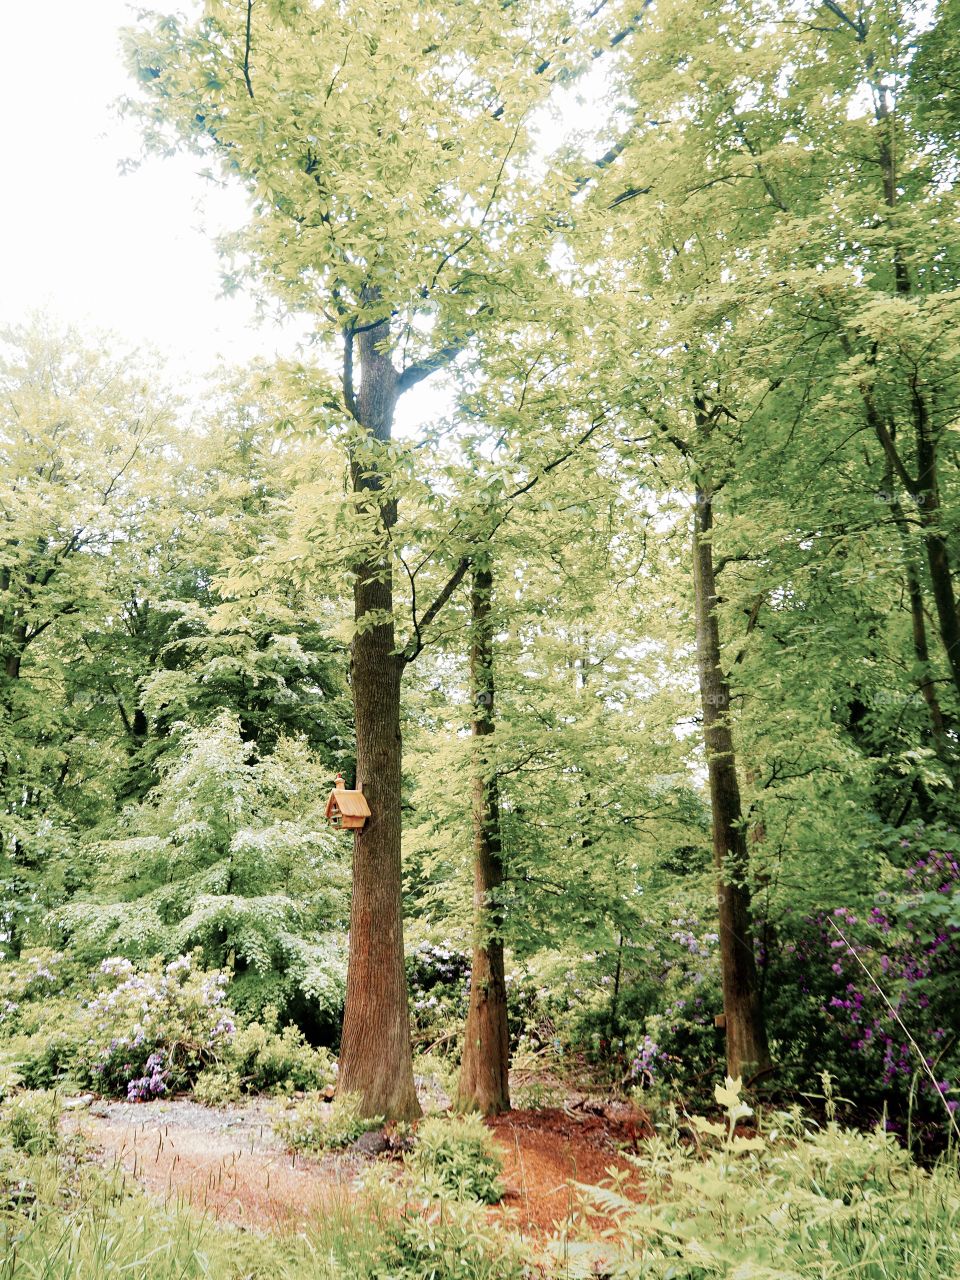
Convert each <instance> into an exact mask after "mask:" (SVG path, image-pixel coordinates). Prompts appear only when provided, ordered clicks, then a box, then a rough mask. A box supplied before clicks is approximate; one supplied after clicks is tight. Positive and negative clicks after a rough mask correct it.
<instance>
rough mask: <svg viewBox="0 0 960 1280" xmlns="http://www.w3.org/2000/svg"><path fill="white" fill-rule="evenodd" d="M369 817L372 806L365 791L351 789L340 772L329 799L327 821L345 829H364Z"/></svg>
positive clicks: (333, 825)
mask: <svg viewBox="0 0 960 1280" xmlns="http://www.w3.org/2000/svg"><path fill="white" fill-rule="evenodd" d="M369 817H370V806H369V805H368V804H367V801H366V799H365V797H364V794H363V792H362V791H350V790H349V789H348V787H347V785H346V783H345V782H344V780H343V776H342V775H341V774H339V773H338V774H337V776H336V778H335V779H334V784H333V790H332V791H331V792H330V796H329V799H328V800H327V821H328V822H329V823H330V825H331V826H332V827H338V828H340V829H341V830H344V831H362V830H363V826H364V823H365V822H366V821H367V819H368V818H369Z"/></svg>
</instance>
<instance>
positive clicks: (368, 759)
mask: <svg viewBox="0 0 960 1280" xmlns="http://www.w3.org/2000/svg"><path fill="white" fill-rule="evenodd" d="M388 338H389V321H388V320H383V321H382V322H381V323H380V324H377V325H373V326H371V327H369V328H367V329H366V330H365V331H364V332H363V333H362V334H361V335H360V359H361V375H360V393H359V396H358V398H357V401H356V414H357V418H358V420H359V422H360V424H361V425H362V426H363V427H365V428H366V430H367V432H368V433H369V435H370V436H372V437H373V439H374V440H376V441H378V442H381V443H383V442H386V441H388V440H389V439H390V436H391V431H392V427H393V415H394V409H395V407H396V401H397V394H398V391H397V373H396V370H395V369H394V367H393V364H392V362H391V360H390V357H389V355H388V354H387V352H386V350H385V347H386V342H387V339H388ZM351 475H352V481H353V488H354V492H355V493H357V494H358V495H360V497H361V499H362V500H363V501H365V502H366V503H368V504H371V503H372V504H373V505H374V507H375V508H376V509H377V510H378V512H379V525H380V530H382V533H383V535H384V537H383V541H382V542H381V544H380V545H379V546H378V547H376V548H374V549H372V550H371V551H370V552H369V553H368V554H367V556H366V558H365V559H364V560H363V561H362V562H361V563H360V564H358V565H356V566H355V580H354V620H355V624H356V633H355V635H354V639H353V645H352V649H351V663H350V670H351V683H352V688H353V704H354V717H355V724H356V738H357V786H358V787H360V788H361V789H362V790H363V793H364V795H365V796H366V798H367V802H368V804H369V805H370V812H371V817H370V818H369V819H368V820H367V824H366V826H365V827H364V828H363V829H362V830H361V831H357V832H356V833H355V843H354V851H353V896H352V899H351V906H350V944H349V960H348V967H347V997H346V1007H345V1010H344V1019H343V1036H342V1041H341V1049H340V1077H339V1088H340V1089H341V1091H342V1092H344V1093H355V1094H359V1096H360V1100H361V1107H362V1110H363V1114H364V1115H365V1116H383V1117H384V1118H385V1119H388V1120H411V1119H415V1118H416V1117H417V1116H419V1115H420V1104H419V1102H418V1101H417V1094H416V1089H415V1087H414V1082H413V1058H412V1052H411V1045H410V1013H409V1005H408V1000H407V979H406V971H405V968H404V960H403V906H402V904H403V881H402V875H401V864H400V834H401V822H400V784H401V764H402V759H401V740H400V681H401V676H402V673H403V660H402V658H401V656H400V655H399V654H398V653H397V651H396V638H395V634H394V623H393V580H392V570H391V562H390V556H389V547H388V545H387V537H388V535H389V532H390V530H391V528H392V527H393V525H394V524H395V523H396V519H397V509H396V502H395V501H393V500H392V499H390V498H389V497H384V496H382V489H383V481H382V477H381V476H380V474H379V473H378V472H377V470H376V467H375V466H374V465H371V462H370V460H369V459H368V458H363V459H359V460H358V459H357V458H356V457H354V458H353V459H352V460H351ZM371 615H372V616H371Z"/></svg>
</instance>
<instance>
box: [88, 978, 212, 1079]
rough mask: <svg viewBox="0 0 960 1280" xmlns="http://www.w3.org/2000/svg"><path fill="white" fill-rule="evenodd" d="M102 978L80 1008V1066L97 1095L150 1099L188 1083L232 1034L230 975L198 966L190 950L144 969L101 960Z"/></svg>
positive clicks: (209, 1061) (210, 1060)
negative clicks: (228, 999) (98, 987)
mask: <svg viewBox="0 0 960 1280" xmlns="http://www.w3.org/2000/svg"><path fill="white" fill-rule="evenodd" d="M97 977H98V979H99V982H100V985H101V990H100V992H99V994H98V995H96V996H95V997H94V998H93V999H92V1000H91V1001H89V1003H88V1004H86V1005H85V1006H84V1007H83V1009H82V1011H81V1014H80V1026H79V1033H80V1044H79V1046H78V1050H77V1054H76V1070H77V1072H78V1074H79V1076H80V1078H81V1080H82V1081H83V1082H84V1083H87V1084H89V1085H91V1086H92V1087H93V1088H95V1089H97V1090H98V1092H100V1093H108V1094H110V1093H112V1094H118V1095H120V1096H126V1097H127V1098H128V1099H129V1100H130V1101H131V1102H146V1101H149V1100H150V1099H151V1098H156V1097H159V1096H160V1095H161V1094H164V1093H167V1092H168V1091H169V1090H171V1089H178V1088H186V1087H188V1086H189V1085H192V1084H193V1082H194V1081H195V1080H196V1078H197V1076H198V1075H199V1074H200V1072H201V1071H202V1070H203V1068H204V1067H205V1066H207V1065H208V1064H209V1063H212V1062H214V1061H215V1060H216V1059H217V1058H218V1057H219V1055H220V1054H222V1053H223V1051H224V1047H225V1046H226V1045H227V1044H229V1042H230V1040H231V1038H232V1037H233V1035H234V1032H235V1025H234V1020H233V1016H232V1014H231V1013H230V1011H229V1010H228V1009H227V1008H226V1007H225V1003H224V1000H225V997H224V990H225V987H226V984H227V976H226V974H224V973H221V972H219V971H217V970H213V971H210V972H203V971H202V970H196V969H195V968H194V962H193V959H192V957H190V956H179V957H178V958H177V959H176V960H174V961H172V962H171V963H170V964H168V965H166V966H164V965H162V964H160V963H154V964H152V965H151V966H150V967H149V968H148V969H146V970H144V971H143V972H142V973H138V972H137V971H136V970H135V969H134V966H133V965H132V964H131V962H130V961H129V960H122V959H116V958H115V959H111V960H104V962H103V963H102V964H101V965H100V969H99V971H98V974H97Z"/></svg>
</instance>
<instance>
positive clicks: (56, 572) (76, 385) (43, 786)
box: [0, 320, 169, 950]
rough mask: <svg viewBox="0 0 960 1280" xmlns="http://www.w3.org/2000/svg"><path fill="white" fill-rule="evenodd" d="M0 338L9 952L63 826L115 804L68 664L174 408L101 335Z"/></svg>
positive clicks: (0, 593)
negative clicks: (96, 340) (90, 338)
mask: <svg viewBox="0 0 960 1280" xmlns="http://www.w3.org/2000/svg"><path fill="white" fill-rule="evenodd" d="M2 343H3V352H2V357H0V512H2V518H3V529H4V534H3V544H2V549H0V659H2V666H0V712H2V724H0V844H2V855H3V862H4V874H5V877H6V879H7V894H6V895H5V902H4V906H3V914H4V917H5V919H4V928H5V932H7V933H8V939H7V940H8V945H10V946H11V947H12V948H13V949H14V950H16V949H17V948H18V946H19V940H20V933H21V924H22V920H23V917H24V916H25V915H26V914H29V912H30V910H31V904H32V903H35V901H36V899H35V898H34V894H35V893H36V892H37V891H38V888H37V876H38V874H39V873H40V872H41V871H42V869H43V867H44V866H45V865H46V864H47V863H48V862H49V861H50V860H51V859H53V861H54V862H55V858H53V855H54V851H55V850H56V848H57V844H58V840H59V838H60V836H61V833H62V831H63V827H64V826H66V827H69V826H70V825H72V824H73V823H76V822H78V821H82V820H83V816H84V815H86V817H87V819H88V820H89V818H90V817H94V818H95V817H96V816H97V815H98V813H99V812H100V811H101V809H102V806H103V805H104V804H106V805H109V803H110V800H109V798H108V795H107V789H106V787H105V778H104V760H103V758H102V757H100V755H99V753H98V751H97V750H96V748H95V747H93V744H92V743H91V741H90V739H89V737H88V736H87V735H86V734H85V733H84V732H83V729H82V727H81V725H80V723H79V719H80V717H79V715H78V709H77V707H76V706H75V705H72V695H73V692H74V689H73V685H72V667H73V663H74V662H75V661H76V660H77V659H78V656H79V655H80V654H81V653H82V652H83V649H84V633H85V630H86V628H88V627H90V626H93V625H95V624H96V620H97V619H98V618H100V617H101V616H102V615H103V614H106V613H108V612H109V611H111V610H112V609H115V608H119V607H121V606H120V601H118V600H117V598H116V597H115V595H114V594H113V592H112V589H111V588H112V586H113V564H114V562H116V561H121V560H123V559H124V558H125V557H126V554H127V550H128V548H129V545H130V543H131V540H132V539H133V537H134V536H135V535H134V524H135V520H136V516H137V512H138V510H139V509H141V508H142V505H143V504H144V501H145V494H146V493H147V492H148V491H149V488H150V481H149V480H148V475H149V472H150V468H151V466H152V465H153V464H155V463H156V461H157V459H158V458H159V456H160V453H161V450H162V448H163V447H164V445H165V443H166V440H167V438H168V424H169V406H168V404H167V403H165V402H164V398H163V397H162V395H161V394H160V393H159V392H157V391H156V390H155V389H153V388H151V386H150V385H149V384H148V383H147V381H146V380H145V379H144V378H143V376H142V375H141V374H140V373H139V371H138V369H137V367H136V365H135V364H134V362H133V360H132V358H131V357H129V356H122V355H114V354H112V353H111V351H110V346H109V343H108V342H105V341H101V342H100V344H99V345H97V346H94V345H93V344H92V343H87V342H84V341H82V340H81V339H80V338H79V336H78V335H77V334H76V333H73V332H58V331H57V330H56V329H55V328H53V326H51V325H47V324H46V323H44V322H43V321H40V320H37V321H35V322H33V323H32V324H31V325H28V326H22V327H20V328H17V329H13V330H8V331H6V332H5V333H4V335H3V338H2ZM108 687H109V686H108ZM100 698H101V700H102V698H103V694H102V692H101V694H100ZM108 758H109V757H108ZM41 829H43V833H42V834H41V833H40V832H41ZM54 831H56V833H57V835H56V836H54V835H53V832H54Z"/></svg>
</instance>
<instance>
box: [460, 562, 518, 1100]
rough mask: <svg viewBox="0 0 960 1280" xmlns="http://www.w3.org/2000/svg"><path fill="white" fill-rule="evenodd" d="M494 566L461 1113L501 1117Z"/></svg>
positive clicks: (482, 638)
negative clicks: (490, 747)
mask: <svg viewBox="0 0 960 1280" xmlns="http://www.w3.org/2000/svg"><path fill="white" fill-rule="evenodd" d="M492 590H493V574H492V572H491V570H490V567H489V564H488V563H487V564H483V563H480V564H478V565H477V567H476V568H475V569H474V574H473V590H472V592H471V596H470V604H471V612H472V622H473V633H472V639H471V645H470V675H471V683H472V686H473V690H472V691H473V706H474V713H473V725H472V731H473V747H474V754H473V771H474V772H473V853H474V862H473V870H474V888H473V912H474V940H473V964H472V968H471V974H470V1008H469V1010H468V1013H467V1025H466V1028H465V1030H464V1037H463V1062H462V1065H461V1068H460V1082H459V1085H458V1087H457V1107H458V1108H459V1109H460V1110H461V1111H479V1112H480V1113H481V1114H482V1115H487V1116H493V1115H499V1114H500V1113H501V1112H502V1111H509V1109H510V1086H509V1070H510V1038H509V1033H508V1030H507V987H506V977H505V974H504V966H503V936H502V931H503V915H502V909H501V906H500V904H499V902H498V900H497V898H498V893H499V890H500V887H501V885H502V884H503V852H502V847H501V843H500V795H499V790H498V787H497V779H496V774H495V773H494V770H493V761H492V760H491V759H490V756H489V753H487V752H486V751H484V740H485V739H487V738H488V737H489V736H490V734H492V733H493V730H494V716H493V699H494V691H495V686H494V675H493V627H492V623H491V617H490V596H491V593H492Z"/></svg>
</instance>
